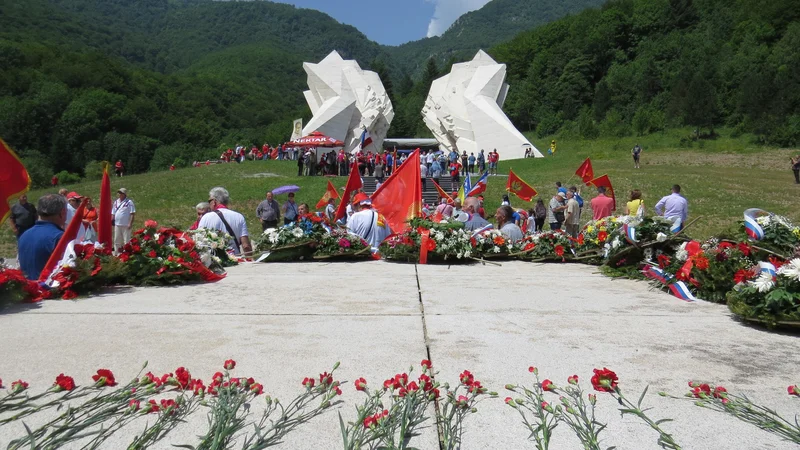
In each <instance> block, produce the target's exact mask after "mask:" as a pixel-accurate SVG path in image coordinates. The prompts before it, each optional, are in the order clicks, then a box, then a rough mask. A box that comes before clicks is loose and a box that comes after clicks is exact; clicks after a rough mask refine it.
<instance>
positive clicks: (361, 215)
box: [347, 193, 392, 252]
mask: <svg viewBox="0 0 800 450" xmlns="http://www.w3.org/2000/svg"><path fill="white" fill-rule="evenodd" d="M353 203H355V204H358V205H359V206H360V208H361V210H360V211H358V212H357V213H354V214H353V215H352V216H350V218H349V219H347V228H348V229H349V230H350V232H351V233H353V234H356V235H358V236H361V238H362V239H364V240H365V241H367V243H368V244H369V246H370V247H372V251H373V252H376V251H378V246H380V245H381V242H383V240H384V239H386V238H387V237H389V235H390V234H392V229H391V228H389V224H388V223H387V222H386V219H385V218H384V217H383V216H382V215H381V214H380V213H378V212H377V211H375V210H374V209H372V201H371V200H370V199H369V197H367V195H366V194H364V193H359V194H357V195H356V199H355V201H354V202H353Z"/></svg>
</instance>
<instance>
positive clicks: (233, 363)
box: [222, 359, 236, 370]
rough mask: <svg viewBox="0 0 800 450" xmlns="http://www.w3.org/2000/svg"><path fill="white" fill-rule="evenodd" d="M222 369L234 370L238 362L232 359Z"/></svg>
mask: <svg viewBox="0 0 800 450" xmlns="http://www.w3.org/2000/svg"><path fill="white" fill-rule="evenodd" d="M222 367H224V368H225V370H233V369H234V368H235V367H236V361H234V360H232V359H229V360H226V361H225V364H223V365H222Z"/></svg>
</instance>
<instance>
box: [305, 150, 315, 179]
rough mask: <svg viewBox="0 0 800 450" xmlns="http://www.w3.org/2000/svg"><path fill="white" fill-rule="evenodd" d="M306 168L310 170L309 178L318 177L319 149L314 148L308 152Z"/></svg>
mask: <svg viewBox="0 0 800 450" xmlns="http://www.w3.org/2000/svg"><path fill="white" fill-rule="evenodd" d="M306 168H307V169H308V176H310V177H314V176H316V175H317V149H316V147H312V148H310V149H309V151H308V159H307V160H306Z"/></svg>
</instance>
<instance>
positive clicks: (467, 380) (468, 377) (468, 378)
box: [458, 370, 475, 386]
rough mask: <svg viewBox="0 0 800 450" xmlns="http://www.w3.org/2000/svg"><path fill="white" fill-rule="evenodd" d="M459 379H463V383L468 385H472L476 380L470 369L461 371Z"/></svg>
mask: <svg viewBox="0 0 800 450" xmlns="http://www.w3.org/2000/svg"><path fill="white" fill-rule="evenodd" d="M458 379H459V380H461V384H464V385H467V386H469V385H471V384H472V383H473V382H474V381H475V377H474V376H473V375H472V374H471V373H470V372H469V370H465V371H463V372H461V375H459V376H458Z"/></svg>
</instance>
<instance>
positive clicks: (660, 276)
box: [642, 265, 672, 284]
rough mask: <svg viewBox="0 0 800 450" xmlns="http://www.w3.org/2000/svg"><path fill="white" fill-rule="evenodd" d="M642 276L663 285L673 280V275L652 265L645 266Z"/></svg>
mask: <svg viewBox="0 0 800 450" xmlns="http://www.w3.org/2000/svg"><path fill="white" fill-rule="evenodd" d="M642 274H643V275H644V276H645V277H647V278H650V279H653V280H658V281H660V282H662V283H663V284H667V283H669V281H670V280H671V279H672V275H670V274H668V273H667V272H664V271H663V270H661V269H660V268H658V267H655V266H650V265H648V266H645V268H644V269H643V270H642Z"/></svg>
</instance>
